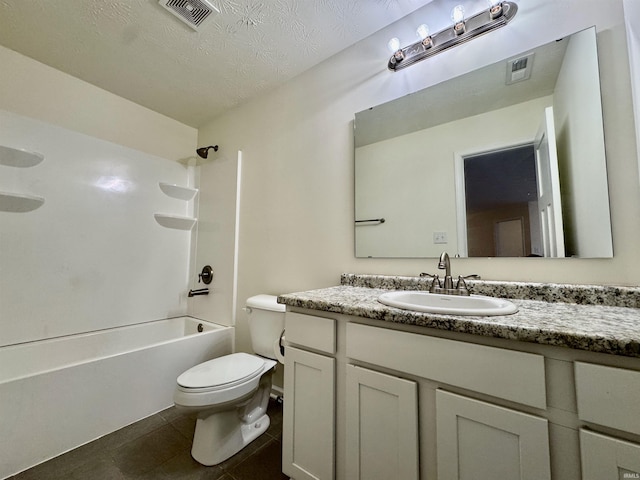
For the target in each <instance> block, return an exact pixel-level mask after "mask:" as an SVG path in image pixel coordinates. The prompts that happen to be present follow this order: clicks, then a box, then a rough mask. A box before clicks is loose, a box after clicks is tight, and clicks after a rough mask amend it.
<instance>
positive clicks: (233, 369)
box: [178, 352, 264, 391]
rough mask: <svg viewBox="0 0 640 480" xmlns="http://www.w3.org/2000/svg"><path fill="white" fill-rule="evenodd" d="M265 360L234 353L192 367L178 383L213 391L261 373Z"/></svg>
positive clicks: (191, 388)
mask: <svg viewBox="0 0 640 480" xmlns="http://www.w3.org/2000/svg"><path fill="white" fill-rule="evenodd" d="M263 367H264V360H263V359H262V358H260V357H257V356H255V355H249V354H248V353H242V352H241V353H232V354H231V355H225V356H224V357H218V358H214V359H213V360H209V361H207V362H204V363H201V364H199V365H196V366H195V367H191V368H190V369H189V370H187V371H186V372H184V373H183V374H182V375H180V376H179V377H178V385H179V386H180V387H182V388H187V389H189V390H193V391H213V390H219V389H221V388H227V387H231V386H233V385H238V384H240V383H243V382H245V381H249V380H251V379H252V378H255V377H256V376H258V375H260V373H262V370H263Z"/></svg>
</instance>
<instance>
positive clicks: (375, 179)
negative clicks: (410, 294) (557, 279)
mask: <svg viewBox="0 0 640 480" xmlns="http://www.w3.org/2000/svg"><path fill="white" fill-rule="evenodd" d="M354 127H355V128H354V134H355V142H354V143H355V239H356V245H355V252H356V257H381V258H382V257H387V258H389V257H397V258H422V257H437V256H438V255H439V254H440V253H441V252H442V251H447V252H448V253H449V254H450V255H452V256H453V255H459V256H461V257H467V256H470V257H493V256H510V257H513V256H531V257H580V258H603V257H612V256H613V247H612V239H611V221H610V214H609V192H608V187H607V173H606V161H605V150H604V134H603V124H602V104H601V98H600V78H599V70H598V59H597V51H596V32H595V28H594V27H592V28H589V29H587V30H583V31H581V32H577V33H575V34H573V35H571V36H569V37H566V38H564V39H561V40H558V41H555V42H551V43H549V44H547V45H543V46H540V47H538V48H535V49H533V50H530V51H527V52H523V54H522V55H518V56H516V57H513V58H510V59H508V60H504V61H501V62H497V63H495V64H492V65H489V66H486V67H483V68H481V69H478V70H476V71H473V72H470V73H468V74H465V75H462V76H460V77H456V78H453V79H450V80H448V81H446V82H443V83H440V84H437V85H434V86H431V87H428V88H426V89H424V90H422V91H419V92H416V93H413V94H410V95H407V96H405V97H402V98H398V99H396V100H393V101H391V102H388V103H385V104H382V105H379V106H376V107H373V108H370V109H368V110H365V111H362V112H359V113H356V114H355V124H354Z"/></svg>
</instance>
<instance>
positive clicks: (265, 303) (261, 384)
mask: <svg viewBox="0 0 640 480" xmlns="http://www.w3.org/2000/svg"><path fill="white" fill-rule="evenodd" d="M276 298H277V297H275V296H272V295H257V296H255V297H251V298H249V299H248V300H247V308H246V310H247V313H248V314H249V330H250V333H251V341H252V346H253V349H254V351H255V352H256V354H249V353H243V352H240V353H233V354H231V355H225V356H223V357H218V358H214V359H213V360H209V361H206V362H204V363H201V364H199V365H196V366H194V367H192V368H190V369H189V370H187V371H186V372H184V373H182V374H181V375H180V376H179V377H178V379H177V386H176V390H175V392H174V397H173V400H174V403H175V405H176V407H177V408H178V409H181V410H191V411H193V412H195V413H197V420H196V429H195V433H194V436H193V446H192V448H191V456H192V457H193V458H194V459H195V460H196V461H198V462H199V463H201V464H203V465H208V466H211V465H217V464H219V463H221V462H223V461H224V460H226V459H227V458H229V457H231V456H233V455H235V454H236V453H238V452H239V451H240V450H242V449H243V448H244V447H245V446H246V445H248V444H249V443H251V442H252V441H253V440H255V439H256V438H258V437H259V436H260V435H261V434H263V433H264V432H265V431H266V430H267V428H269V424H270V420H269V416H268V415H267V406H268V403H269V396H270V394H271V378H272V374H273V372H274V371H275V368H276V365H277V364H278V362H277V361H276V360H275V359H276V358H278V359H281V358H282V357H281V352H280V351H279V339H280V338H281V336H282V333H283V329H284V310H285V307H284V305H280V304H278V303H277V302H276ZM254 337H255V338H254ZM276 350H277V351H276Z"/></svg>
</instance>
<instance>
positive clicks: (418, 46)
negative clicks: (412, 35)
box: [387, 2, 518, 72]
mask: <svg viewBox="0 0 640 480" xmlns="http://www.w3.org/2000/svg"><path fill="white" fill-rule="evenodd" d="M501 6H502V14H501V15H499V16H496V18H493V17H494V16H495V9H493V8H489V9H487V10H484V11H482V12H480V13H478V14H476V15H474V16H472V17H469V18H467V19H465V20H464V33H456V31H455V30H454V27H453V26H451V27H448V28H445V29H444V30H440V31H439V32H438V33H435V34H433V35H431V46H425V43H424V42H423V41H422V40H420V41H417V42H416V43H412V44H411V45H408V46H406V47H404V48H401V49H400V50H398V52H396V53H395V54H394V55H392V56H391V58H390V59H389V63H388V65H387V66H388V68H389V70H391V71H393V72H396V71H398V70H402V69H403V68H406V67H408V66H410V65H413V64H414V63H416V62H419V61H421V60H424V59H425V58H429V57H432V56H433V55H436V54H437V53H440V52H443V51H444V50H447V49H448V48H451V47H455V46H456V45H459V44H461V43H464V42H468V41H469V40H471V39H473V38H475V37H477V36H479V35H482V34H484V33H487V32H490V31H492V30H495V29H496V28H499V27H503V26H504V25H506V24H507V23H509V22H510V21H511V20H512V19H513V17H515V15H516V13H517V12H518V5H516V4H515V3H514V2H502V4H501Z"/></svg>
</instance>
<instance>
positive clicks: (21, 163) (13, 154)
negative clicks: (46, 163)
mask: <svg viewBox="0 0 640 480" xmlns="http://www.w3.org/2000/svg"><path fill="white" fill-rule="evenodd" d="M43 160H44V155H42V154H41V153H36V152H28V151H27V150H21V149H18V148H11V147H5V146H4V145H0V165H5V166H7V167H18V168H28V167H35V166H36V165H38V164H39V163H40V162H42V161H43Z"/></svg>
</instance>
